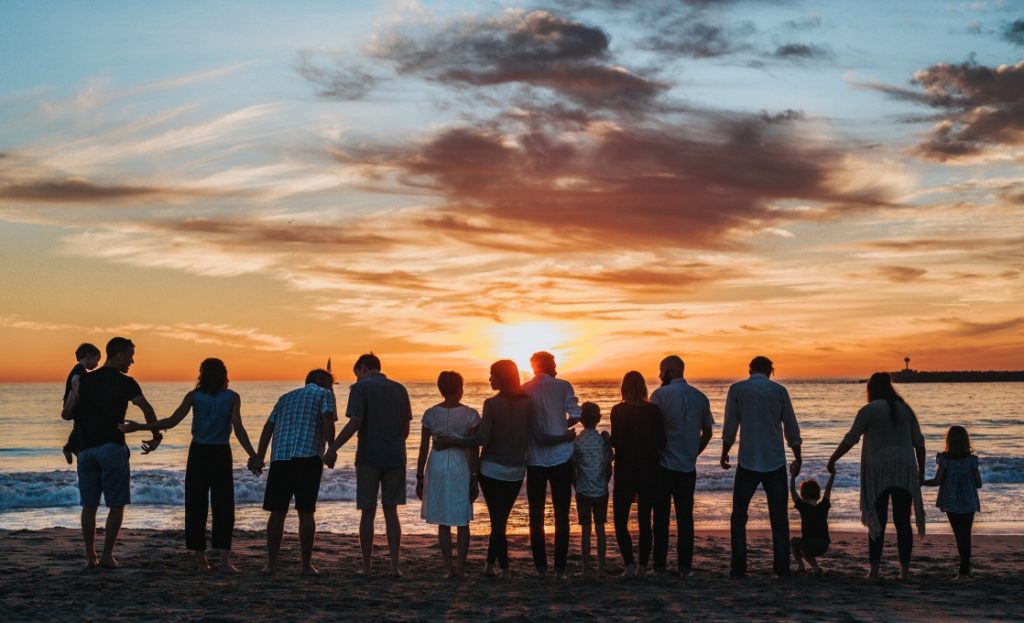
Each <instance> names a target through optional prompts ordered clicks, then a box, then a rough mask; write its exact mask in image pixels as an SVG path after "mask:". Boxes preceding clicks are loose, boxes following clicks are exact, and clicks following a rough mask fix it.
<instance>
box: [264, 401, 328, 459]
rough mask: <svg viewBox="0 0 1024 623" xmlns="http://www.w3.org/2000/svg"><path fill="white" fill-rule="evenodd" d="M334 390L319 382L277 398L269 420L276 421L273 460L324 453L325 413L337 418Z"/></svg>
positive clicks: (271, 456)
mask: <svg viewBox="0 0 1024 623" xmlns="http://www.w3.org/2000/svg"><path fill="white" fill-rule="evenodd" d="M337 412H338V407H337V405H336V403H335V401H334V392H332V391H330V390H327V389H324V388H323V387H320V386H319V385H317V384H316V383H307V384H306V386H305V387H300V388H299V389H293V390H292V391H290V392H288V393H287V394H285V395H284V396H281V397H280V398H279V399H278V400H277V404H276V405H274V410H273V411H271V413H270V417H269V418H267V422H269V423H271V424H273V425H274V445H273V449H272V450H271V452H270V460H271V462H273V461H287V460H289V459H294V458H306V457H311V456H320V457H322V456H323V454H324V442H325V439H324V430H323V423H322V421H323V415H324V414H325V413H330V414H331V415H333V416H334V419H335V420H337V419H338V416H337Z"/></svg>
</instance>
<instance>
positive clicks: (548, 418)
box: [523, 373, 580, 467]
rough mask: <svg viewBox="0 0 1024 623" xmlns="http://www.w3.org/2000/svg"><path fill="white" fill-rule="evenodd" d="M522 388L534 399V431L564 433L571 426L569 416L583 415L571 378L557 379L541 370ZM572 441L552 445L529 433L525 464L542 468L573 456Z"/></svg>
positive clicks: (551, 434) (540, 433)
mask: <svg viewBox="0 0 1024 623" xmlns="http://www.w3.org/2000/svg"><path fill="white" fill-rule="evenodd" d="M523 391H525V392H526V394H527V395H528V396H530V398H532V399H533V421H532V422H531V425H532V426H533V430H534V434H538V435H545V436H554V435H564V434H565V432H566V431H567V430H569V427H568V426H567V419H568V418H567V415H566V414H568V417H579V416H580V402H579V400H578V399H577V398H576V393H575V392H574V391H573V389H572V385H571V384H570V383H569V382H568V381H563V380H562V379H556V378H554V377H553V376H550V375H547V374H544V373H541V374H538V375H537V376H535V377H533V378H532V379H530V380H529V381H527V382H526V383H524V384H523ZM572 450H573V444H572V442H571V441H563V442H561V443H558V444H555V445H553V446H543V445H540V444H539V443H537V440H536V439H535V438H534V435H530V443H529V444H528V445H527V446H526V464H527V465H537V466H541V467H554V466H555V465H561V464H562V463H565V462H568V461H569V460H570V459H572Z"/></svg>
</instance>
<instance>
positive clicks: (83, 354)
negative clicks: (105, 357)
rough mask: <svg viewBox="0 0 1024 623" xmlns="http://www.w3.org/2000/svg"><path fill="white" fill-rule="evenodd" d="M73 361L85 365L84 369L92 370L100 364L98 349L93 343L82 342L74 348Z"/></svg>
mask: <svg viewBox="0 0 1024 623" xmlns="http://www.w3.org/2000/svg"><path fill="white" fill-rule="evenodd" d="M75 361H77V362H78V363H80V364H82V365H83V366H85V369H86V370H92V369H93V368H95V367H96V366H98V365H100V349H98V348H96V345H95V344H90V343H89V342H82V344H81V345H79V347H78V348H76V349H75Z"/></svg>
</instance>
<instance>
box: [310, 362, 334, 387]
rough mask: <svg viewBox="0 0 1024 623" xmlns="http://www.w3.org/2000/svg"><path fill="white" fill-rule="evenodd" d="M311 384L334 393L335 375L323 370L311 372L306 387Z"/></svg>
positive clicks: (318, 369)
mask: <svg viewBox="0 0 1024 623" xmlns="http://www.w3.org/2000/svg"><path fill="white" fill-rule="evenodd" d="M310 383H312V384H313V385H319V386H320V387H323V388H324V389H329V390H331V391H334V375H333V374H331V373H330V372H328V371H327V370H324V369H323V368H317V369H316V370H310V371H309V374H307V375H306V385H309V384H310Z"/></svg>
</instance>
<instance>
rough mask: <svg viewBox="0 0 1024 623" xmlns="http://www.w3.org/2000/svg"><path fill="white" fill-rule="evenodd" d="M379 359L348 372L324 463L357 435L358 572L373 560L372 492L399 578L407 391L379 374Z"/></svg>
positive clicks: (358, 364) (393, 571)
mask: <svg viewBox="0 0 1024 623" xmlns="http://www.w3.org/2000/svg"><path fill="white" fill-rule="evenodd" d="M380 369H381V364H380V359H379V358H378V357H377V356H376V355H374V354H373V353H369V354H366V355H362V356H361V357H359V359H358V360H356V363H355V365H354V366H353V367H352V371H353V372H354V373H355V375H356V382H355V383H354V384H353V385H352V387H351V388H350V389H349V394H348V407H346V409H345V415H346V417H348V418H349V420H348V424H346V425H345V428H343V429H342V431H341V433H339V434H338V438H337V439H335V440H334V443H332V444H331V447H330V448H329V449H328V451H327V453H326V454H325V455H324V462H325V463H327V465H328V466H329V467H334V462H335V461H336V460H337V457H338V449H339V448H341V447H342V446H343V445H345V442H347V441H348V440H349V439H351V438H352V435H354V434H356V432H358V433H359V441H358V444H357V446H356V508H358V509H359V510H360V511H362V515H361V517H360V520H359V546H360V549H361V550H362V554H363V568H362V571H361V573H362V574H364V575H369V574H370V566H371V561H372V558H373V522H374V519H375V517H376V515H377V496H378V494H379V495H380V502H381V506H383V507H384V525H385V528H386V531H387V538H388V551H389V553H390V555H391V576H392V577H396V578H397V577H401V576H402V571H401V566H400V564H399V549H400V547H401V545H402V526H401V523H400V522H399V521H398V506H399V505H403V504H405V462H406V454H405V440H406V439H407V438H408V437H409V422H410V421H411V420H412V406H411V405H410V404H409V393H408V392H407V391H406V389H405V387H403V386H402V385H401V384H400V383H397V382H395V381H392V380H391V379H389V378H387V377H386V376H384V375H383V374H381V371H380Z"/></svg>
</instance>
